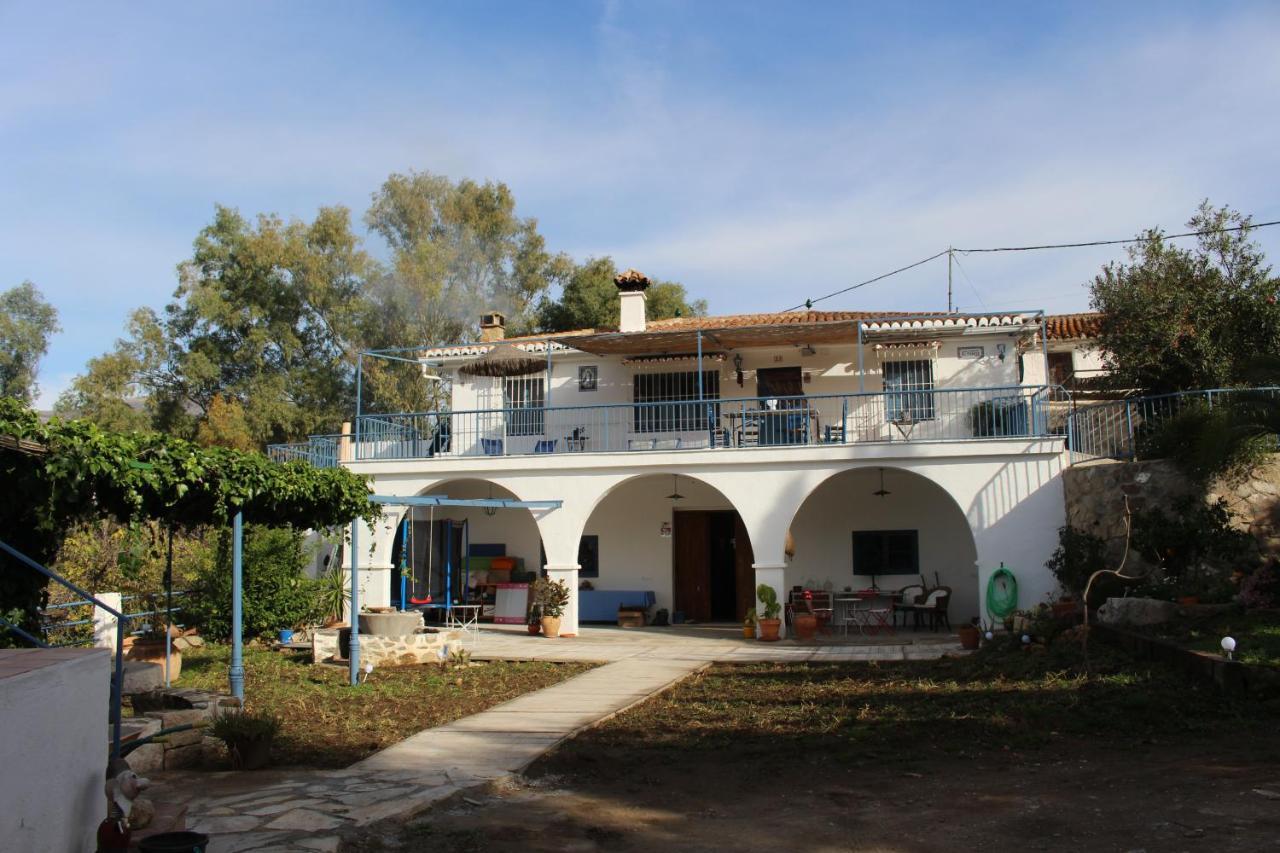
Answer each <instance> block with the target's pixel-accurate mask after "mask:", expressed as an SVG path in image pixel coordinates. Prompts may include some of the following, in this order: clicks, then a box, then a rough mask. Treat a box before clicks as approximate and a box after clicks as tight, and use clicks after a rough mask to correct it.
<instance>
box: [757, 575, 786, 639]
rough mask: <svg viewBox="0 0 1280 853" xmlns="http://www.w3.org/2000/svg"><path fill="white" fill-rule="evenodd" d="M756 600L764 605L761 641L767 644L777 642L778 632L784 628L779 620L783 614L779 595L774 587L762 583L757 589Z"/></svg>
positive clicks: (761, 621) (761, 620)
mask: <svg viewBox="0 0 1280 853" xmlns="http://www.w3.org/2000/svg"><path fill="white" fill-rule="evenodd" d="M756 598H758V599H760V603H761V604H763V605H764V616H762V617H761V618H760V639H761V640H764V641H765V642H767V643H773V642H777V640H778V631H779V629H780V628H781V627H782V620H781V619H779V618H778V614H779V613H781V612H782V605H781V604H779V603H778V593H776V592H774V589H773V587H771V586H769V585H768V584H765V583H762V584H760V585H759V586H758V587H756Z"/></svg>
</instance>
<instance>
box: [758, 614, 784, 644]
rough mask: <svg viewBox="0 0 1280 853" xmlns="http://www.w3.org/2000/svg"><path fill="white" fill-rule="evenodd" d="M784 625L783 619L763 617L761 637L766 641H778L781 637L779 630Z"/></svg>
mask: <svg viewBox="0 0 1280 853" xmlns="http://www.w3.org/2000/svg"><path fill="white" fill-rule="evenodd" d="M781 627H782V620H781V619H761V620H760V639H761V640H764V641H765V642H766V643H776V642H777V641H778V639H779V637H778V630H779V629H780V628H781Z"/></svg>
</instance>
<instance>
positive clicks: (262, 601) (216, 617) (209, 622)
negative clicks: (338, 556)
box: [184, 525, 320, 639]
mask: <svg viewBox="0 0 1280 853" xmlns="http://www.w3.org/2000/svg"><path fill="white" fill-rule="evenodd" d="M305 565H306V555H305V553H304V551H303V547H302V535H301V534H300V533H297V532H295V531H294V530H292V529H291V528H287V527H284V528H281V527H260V526H254V525H251V526H247V527H246V528H245V531H244V590H243V596H242V606H243V624H244V634H245V636H246V637H257V636H263V635H270V634H274V633H275V632H277V631H279V630H280V629H282V628H293V627H296V626H298V625H303V624H306V623H308V622H312V621H315V620H316V619H317V617H318V616H319V615H320V614H319V613H318V612H317V611H318V607H317V604H316V602H317V594H316V582H315V581H312V580H309V579H308V578H306V577H305V576H304V575H303V567H304V566H305ZM184 614H185V616H186V617H187V619H188V620H189V621H190V622H191V623H193V624H194V625H196V626H197V627H198V628H199V629H200V632H201V633H202V634H203V635H204V636H206V637H209V638H211V639H226V638H227V637H229V636H231V534H230V533H229V532H226V533H224V534H223V535H222V536H221V537H220V539H219V542H218V555H217V558H216V559H215V560H214V561H213V562H212V564H211V565H209V566H208V567H207V568H206V569H205V570H204V571H202V572H201V573H200V575H199V577H198V578H197V581H196V584H195V586H194V587H193V589H192V591H191V594H190V595H189V596H187V600H186V604H185V605H184Z"/></svg>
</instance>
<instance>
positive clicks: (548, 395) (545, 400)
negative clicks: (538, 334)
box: [542, 341, 551, 409]
mask: <svg viewBox="0 0 1280 853" xmlns="http://www.w3.org/2000/svg"><path fill="white" fill-rule="evenodd" d="M542 406H543V408H544V409H549V408H551V341H547V390H546V393H545V394H544V395H543V400H542Z"/></svg>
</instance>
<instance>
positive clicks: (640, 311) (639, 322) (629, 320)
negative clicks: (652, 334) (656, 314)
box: [613, 270, 649, 332]
mask: <svg viewBox="0 0 1280 853" xmlns="http://www.w3.org/2000/svg"><path fill="white" fill-rule="evenodd" d="M613 283H614V284H615V285H617V286H618V296H619V298H620V301H621V303H622V310H621V312H620V316H619V317H618V331H620V332H643V331H644V329H645V316H644V303H645V299H646V297H645V295H644V292H645V291H646V290H648V289H649V279H648V278H646V277H645V275H644V273H642V272H639V271H637V270H627V271H626V272H624V273H620V274H619V275H616V276H614V278H613Z"/></svg>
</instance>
